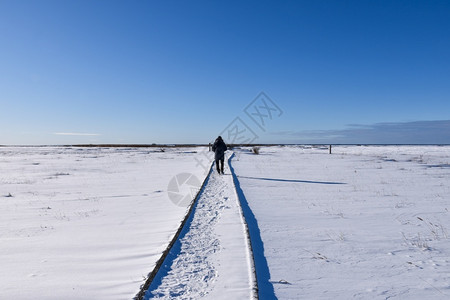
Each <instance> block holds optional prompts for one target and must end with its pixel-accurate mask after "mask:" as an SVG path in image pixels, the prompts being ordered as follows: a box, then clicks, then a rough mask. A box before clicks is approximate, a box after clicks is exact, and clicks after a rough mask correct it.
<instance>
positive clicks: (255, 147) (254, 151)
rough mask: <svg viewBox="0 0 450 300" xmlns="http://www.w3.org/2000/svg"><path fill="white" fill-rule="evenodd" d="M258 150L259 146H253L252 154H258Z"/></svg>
mask: <svg viewBox="0 0 450 300" xmlns="http://www.w3.org/2000/svg"><path fill="white" fill-rule="evenodd" d="M259 150H260V148H259V147H258V146H253V148H252V153H253V154H259Z"/></svg>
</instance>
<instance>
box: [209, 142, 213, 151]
mask: <svg viewBox="0 0 450 300" xmlns="http://www.w3.org/2000/svg"><path fill="white" fill-rule="evenodd" d="M209 151H210V152H211V151H212V150H211V143H209Z"/></svg>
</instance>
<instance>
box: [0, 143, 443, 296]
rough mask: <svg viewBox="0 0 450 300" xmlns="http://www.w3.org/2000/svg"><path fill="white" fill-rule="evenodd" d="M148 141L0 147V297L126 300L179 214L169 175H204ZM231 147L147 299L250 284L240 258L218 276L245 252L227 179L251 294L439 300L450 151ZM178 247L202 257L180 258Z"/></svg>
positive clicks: (193, 161)
mask: <svg viewBox="0 0 450 300" xmlns="http://www.w3.org/2000/svg"><path fill="white" fill-rule="evenodd" d="M158 150H159V149H157V148H156V149H155V148H70V147H69V148H65V147H0V171H1V174H0V201H1V202H0V205H1V209H2V216H1V217H0V265H1V267H2V272H0V299H131V298H133V297H134V296H135V295H136V293H137V292H138V291H139V287H140V285H141V284H142V283H143V282H144V280H145V277H146V276H147V275H148V273H149V272H150V271H151V270H152V268H153V266H154V265H155V263H156V261H157V260H158V259H159V258H160V255H161V253H162V252H163V251H164V249H165V248H166V247H167V244H168V243H169V241H170V239H171V238H172V236H173V234H174V233H175V232H176V230H177V228H178V226H179V224H180V222H181V220H182V219H183V217H184V215H185V213H186V207H180V206H177V205H175V204H174V203H173V202H172V201H171V200H170V199H169V193H168V183H169V182H170V181H171V180H172V179H173V178H174V176H176V175H177V174H180V173H192V174H193V175H194V176H195V177H197V178H198V179H199V180H200V181H203V179H204V178H205V175H206V174H205V169H204V168H203V167H202V166H201V165H200V164H198V160H200V161H202V162H204V164H205V165H207V164H208V161H207V159H206V158H205V157H204V155H203V154H204V153H202V150H204V149H203V148H185V149H182V148H178V149H177V148H168V149H166V151H165V152H158ZM235 152H236V155H235V156H234V158H232V159H231V167H232V168H231V170H230V169H226V174H225V175H223V176H221V177H219V176H218V175H217V174H213V176H215V177H212V178H210V186H209V187H208V188H207V189H206V188H205V190H204V191H203V193H204V195H205V197H204V199H202V201H203V202H202V201H200V202H198V204H197V205H198V207H197V208H196V212H197V214H198V215H199V216H200V218H199V219H196V218H197V217H194V218H193V220H191V222H190V224H191V227H192V229H193V230H195V229H197V230H200V231H199V233H198V234H196V233H195V232H193V231H192V232H191V231H189V232H185V233H184V234H183V235H182V239H181V240H182V241H183V238H184V244H181V245H180V246H179V249H186V250H182V251H179V254H181V256H180V257H176V258H173V262H174V263H175V264H174V265H173V267H171V266H169V269H166V270H165V271H164V272H165V273H164V274H163V275H162V276H163V277H162V278H160V279H159V286H155V287H153V288H152V289H151V292H149V294H148V295H150V294H151V295H157V296H158V297H162V298H170V297H168V296H167V294H165V293H172V295H180V296H181V295H183V294H182V292H180V289H178V288H179V287H182V290H189V288H191V287H189V286H186V285H189V284H192V285H196V287H201V286H205V287H206V288H205V290H204V292H205V294H206V296H207V297H208V296H209V297H210V298H214V297H217V296H218V295H219V296H220V297H224V298H225V297H226V295H227V292H229V291H232V290H234V291H235V292H238V293H242V295H248V294H249V292H248V290H245V288H246V287H247V288H248V287H249V283H248V282H247V283H246V282H245V281H243V279H244V278H248V266H247V267H243V268H242V270H241V271H239V272H240V274H235V276H234V278H232V274H233V272H231V273H230V270H238V266H239V265H243V264H244V262H245V261H246V258H245V257H243V256H244V255H247V254H246V253H247V252H246V250H245V249H241V250H239V248H240V247H244V246H245V243H243V242H242V241H241V238H240V237H239V236H240V234H238V233H239V232H241V233H242V228H241V227H239V226H238V225H239V224H238V223H239V222H240V221H239V215H236V213H235V212H236V209H239V207H237V205H236V203H237V202H236V199H234V200H233V197H235V195H234V190H233V188H234V186H233V184H232V182H233V180H232V179H233V178H234V179H235V181H236V182H237V183H238V186H237V188H238V194H239V196H240V197H241V201H243V202H242V208H243V210H244V214H245V215H246V217H247V222H248V223H249V227H250V233H251V234H253V236H252V243H253V247H254V249H253V250H254V252H255V263H256V269H257V271H259V272H260V273H259V274H257V275H258V284H259V289H260V292H261V294H260V296H261V297H260V299H275V298H278V299H332V298H337V299H349V298H356V299H372V298H374V299H387V298H398V299H448V298H449V297H450V239H449V234H450V233H449V230H450V212H449V209H450V147H438V146H379V147H376V146H367V147H365V146H361V147H358V146H335V147H333V154H332V155H329V154H328V150H327V149H325V148H314V147H301V146H289V147H262V148H261V153H260V155H254V154H251V153H250V151H249V150H248V149H240V150H239V149H237V150H236V151H235ZM205 159H206V161H205ZM233 172H234V174H233V175H234V176H232V173H233ZM186 192H188V191H180V193H186ZM200 199H201V198H200ZM206 221H208V222H211V223H210V224H211V226H206V227H204V228H203V227H202V226H204V225H205V224H202V222H206ZM255 226H257V227H256V228H255ZM202 228H203V229H202ZM239 241H240V242H239ZM205 242H206V243H207V245H206V246H207V247H205ZM208 242H209V243H208ZM238 242H239V243H238ZM197 245H199V246H200V247H204V249H207V250H208V249H212V251H210V252H196V249H195V247H196V246H197ZM227 245H229V246H227ZM239 245H240V246H239ZM183 247H187V248H183ZM188 251H193V252H188ZM208 251H209V250H208ZM186 253H187V257H186V258H183V257H182V255H184V254H186ZM189 253H197V254H198V253H205V255H204V256H203V257H195V258H196V260H195V261H194V262H193V263H189V261H190V260H189V259H192V258H194V257H193V256H190V255H189ZM235 253H242V256H239V257H237V256H236V254H235ZM233 257H235V259H233ZM227 260H228V261H227ZM241 261H242V262H241ZM186 263H187V264H186ZM196 263H199V264H200V265H201V266H207V267H208V266H212V267H211V268H214V272H212V273H211V272H208V270H207V269H199V270H200V271H199V272H198V271H196V269H195V268H196V265H195V264H196ZM229 266H230V267H232V268H227V267H229ZM188 267H192V272H190V271H189V269H187V268H188ZM236 272H237V271H236ZM244 272H246V273H245V274H244ZM204 274H206V277H205V278H206V280H205V281H204V282H198V278H200V277H201V276H202V275H204ZM169 275H170V276H169ZM197 275H199V276H200V277H195V276H197ZM210 275H211V276H210ZM186 276H187V277H186ZM189 276H192V277H190V278H192V280H188V281H185V279H186V278H189ZM208 276H209V277H208ZM201 278H203V277H201ZM211 278H213V279H211ZM210 279H211V280H210ZM237 279H238V280H237ZM233 280H235V281H236V280H237V281H236V282H239V281H240V283H241V285H242V288H243V289H241V287H238V288H237V287H236V286H229V285H230V284H232V283H233ZM213 283H214V285H213ZM176 284H179V285H178V287H176V288H175V290H174V289H172V287H174V286H175V285H176ZM177 289H178V290H177ZM169 290H171V291H169ZM201 292H202V291H201V290H200V291H198V290H197V291H196V292H195V293H194V294H193V297H196V295H197V296H198V295H200V294H201ZM236 295H238V294H236ZM239 295H240V294H239ZM239 297H241V296H239Z"/></svg>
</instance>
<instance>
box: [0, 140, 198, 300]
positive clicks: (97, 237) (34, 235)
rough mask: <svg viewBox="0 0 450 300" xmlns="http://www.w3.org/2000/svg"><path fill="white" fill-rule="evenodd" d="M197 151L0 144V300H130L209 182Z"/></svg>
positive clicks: (188, 149) (189, 149)
mask: <svg viewBox="0 0 450 300" xmlns="http://www.w3.org/2000/svg"><path fill="white" fill-rule="evenodd" d="M198 150H199V149H192V148H187V149H172V148H167V149H166V151H165V152H158V151H159V149H158V148H135V149H133V148H115V149H113V148H110V149H108V148H64V147H0V170H1V174H0V205H1V206H0V207H1V217H0V266H1V270H2V271H1V272H0V299H131V298H133V297H134V296H135V295H136V293H137V292H138V291H139V287H140V285H141V284H142V283H143V282H144V280H145V276H147V275H148V273H149V272H150V271H151V270H152V268H153V267H154V265H155V262H156V261H157V260H158V259H159V257H160V256H161V252H162V251H163V250H164V249H165V248H166V247H167V244H168V242H169V240H170V239H171V238H172V236H173V235H174V233H175V231H176V230H177V228H178V226H179V224H180V222H181V220H182V219H183V217H184V215H185V213H186V207H180V206H176V205H175V204H174V203H172V202H171V201H170V199H169V197H168V193H167V188H168V183H169V181H170V180H171V179H172V178H173V177H174V176H175V175H177V174H179V173H182V172H190V173H192V174H194V175H195V176H197V177H198V179H199V180H203V178H204V172H205V170H204V169H203V168H201V167H200V166H197V162H196V160H195V159H194V158H195V157H198V156H200V153H193V152H199V151H198Z"/></svg>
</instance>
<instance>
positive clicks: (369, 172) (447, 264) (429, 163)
mask: <svg viewBox="0 0 450 300" xmlns="http://www.w3.org/2000/svg"><path fill="white" fill-rule="evenodd" d="M233 165H234V168H235V171H236V173H237V175H238V179H239V181H240V185H241V188H242V190H243V192H244V194H245V197H246V199H247V201H248V202H249V206H250V207H251V209H252V211H253V213H254V215H255V217H256V219H257V221H258V224H259V229H260V231H261V238H262V241H263V243H264V254H265V256H266V258H267V263H268V266H269V269H270V282H269V289H267V290H269V293H268V294H267V295H268V297H269V296H270V287H271V288H272V289H273V290H274V292H275V295H276V297H278V298H279V299H350V298H356V299H388V298H394V299H450V239H449V237H450V236H449V234H450V212H449V209H450V147H438V146H420V147H419V146H417V147H413V146H395V147H394V146H383V147H381V146H380V147H375V146H373V147H357V146H348V147H344V146H340V147H333V154H332V155H329V154H328V150H327V149H316V148H309V147H307V148H303V147H277V148H262V149H261V154H260V155H253V154H250V153H249V152H243V153H242V154H241V155H239V156H238V157H237V159H235V161H234V162H233ZM272 296H273V291H272ZM264 299H266V298H264Z"/></svg>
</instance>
